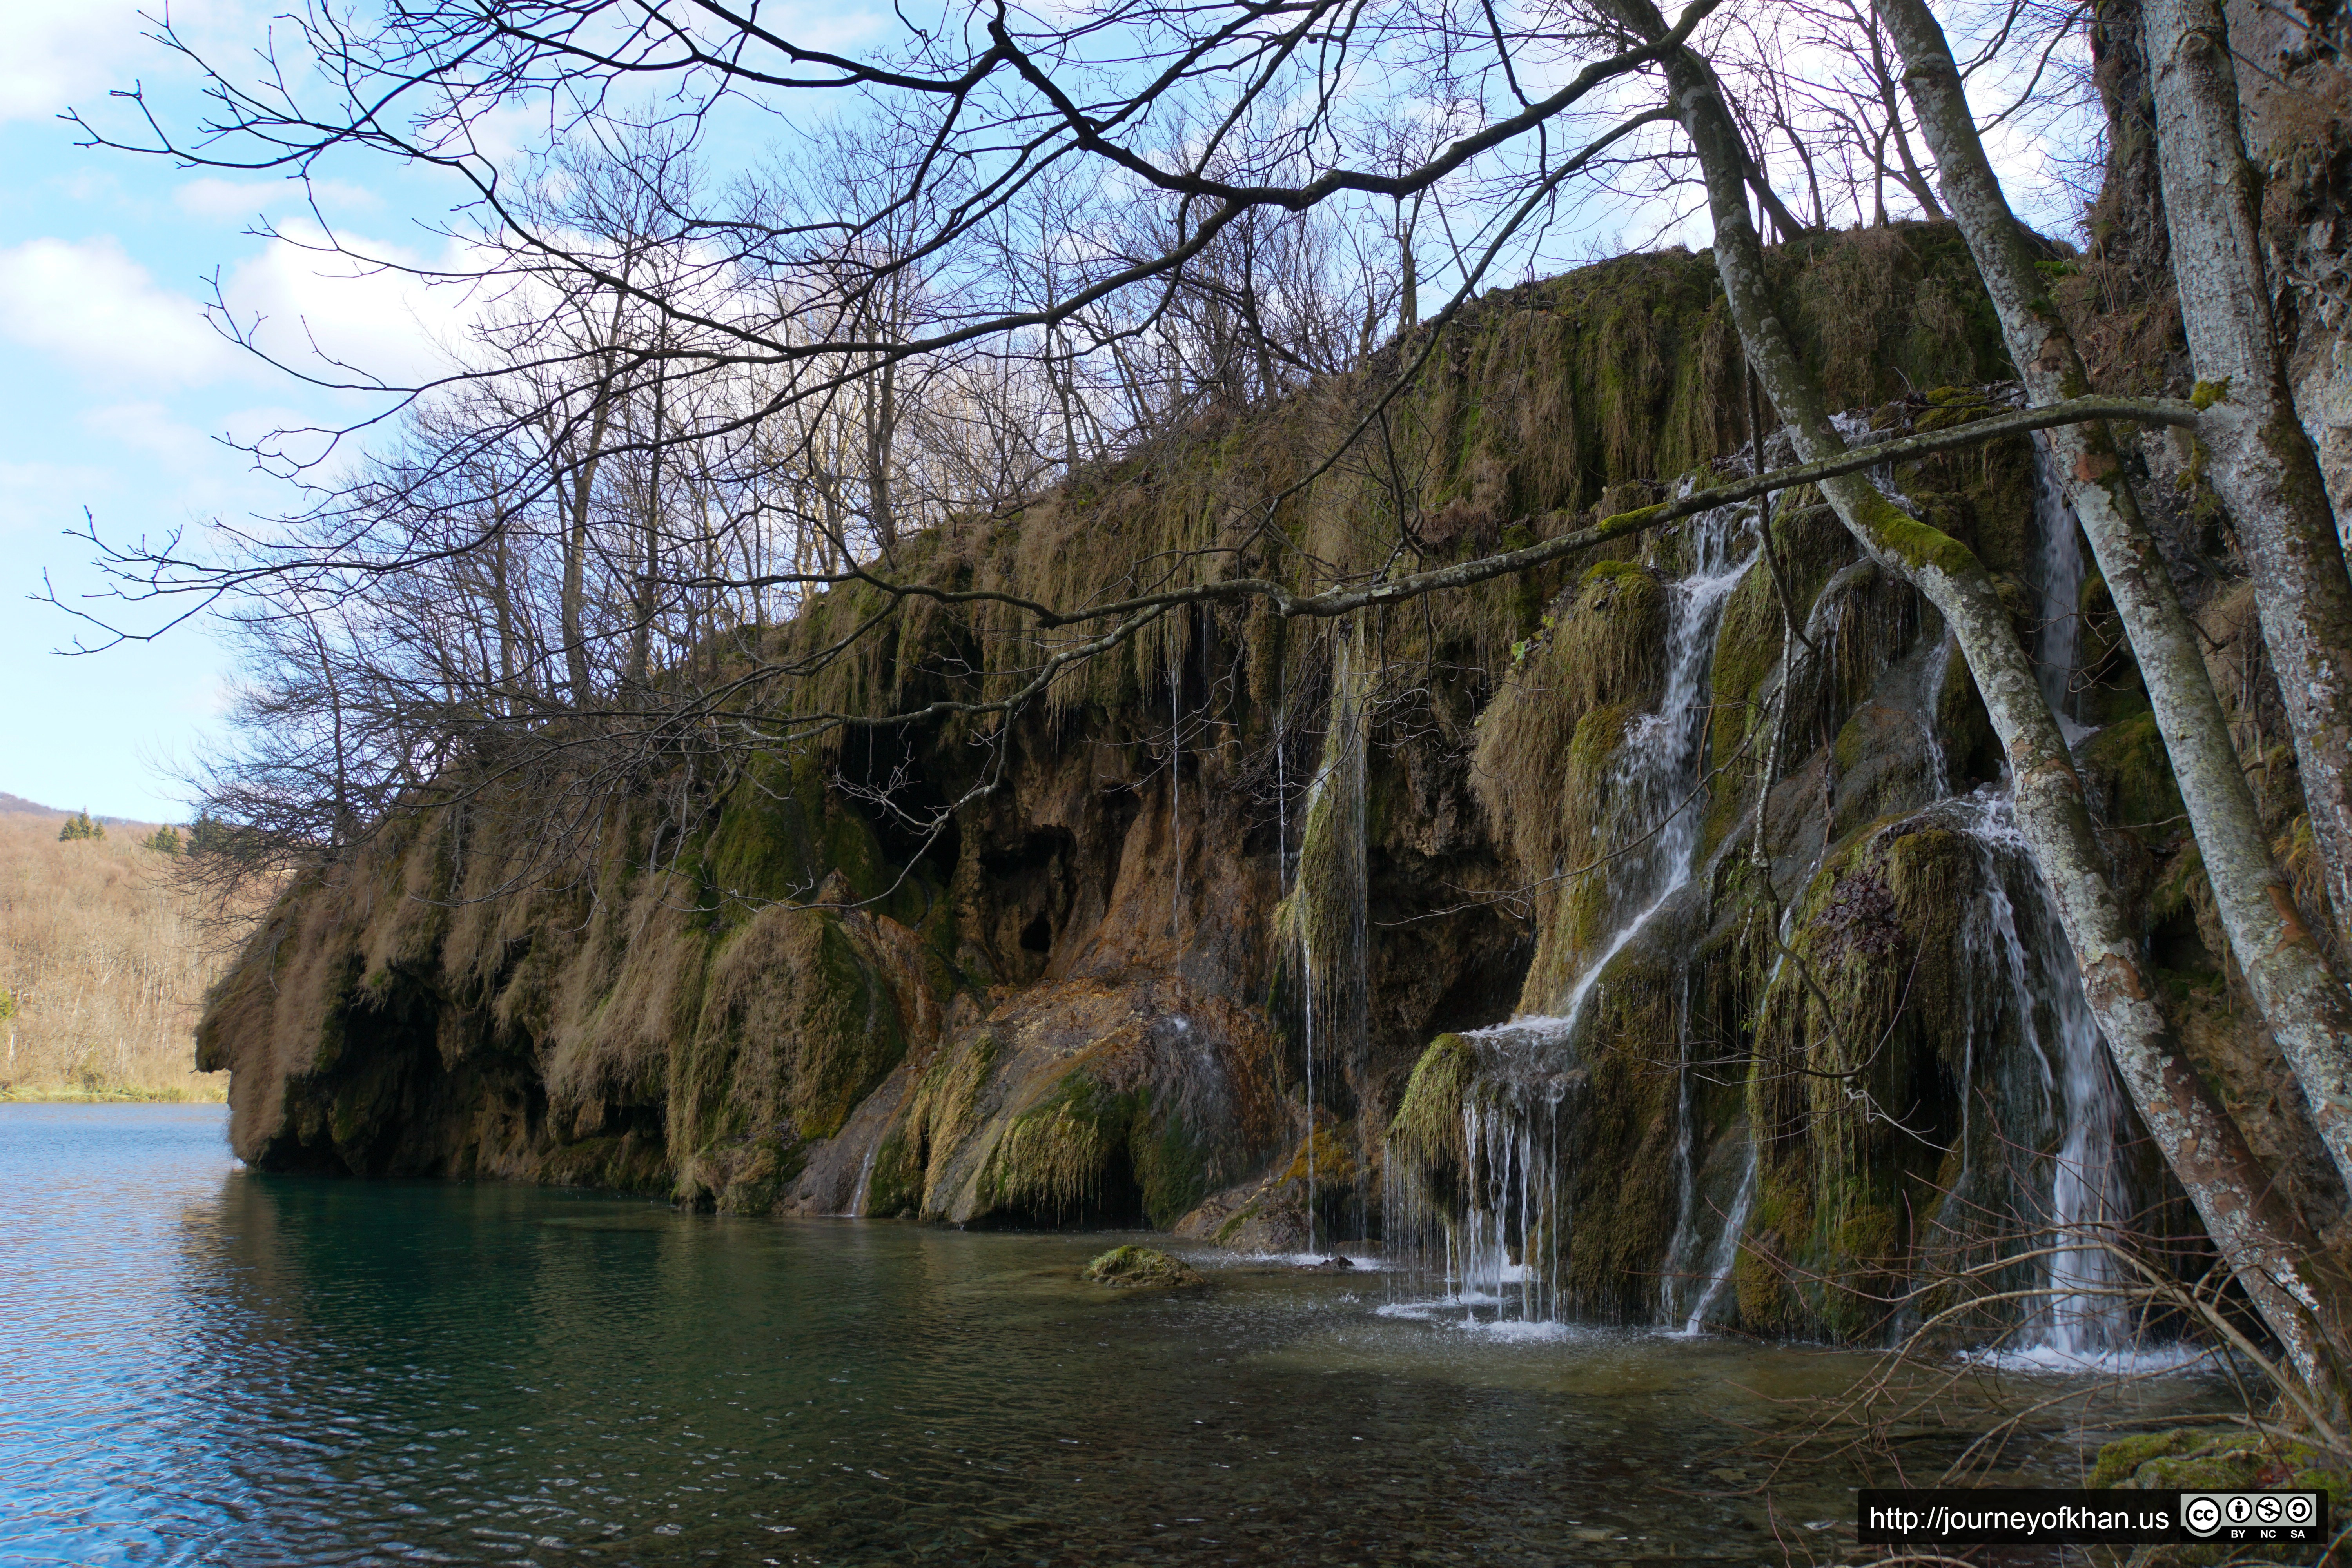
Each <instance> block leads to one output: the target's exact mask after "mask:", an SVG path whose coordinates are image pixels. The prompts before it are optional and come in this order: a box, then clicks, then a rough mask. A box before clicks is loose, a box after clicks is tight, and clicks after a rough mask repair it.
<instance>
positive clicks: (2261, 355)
mask: <svg viewBox="0 0 2352 1568" xmlns="http://www.w3.org/2000/svg"><path fill="white" fill-rule="evenodd" d="M2141 26H2142V28H2143V31H2144V36H2145V38H2146V47H2147V65H2148V75H2149V78H2150V81H2151V85H2152V87H2153V89H2154V92H2155V97H2156V122H2157V166H2158V171H2159V173H2160V174H2161V176H2162V180H2163V185H2164V214H2165V221H2166V226H2167V228H2168V230H2169V232H2170V235H2171V238H2172V273H2173V282H2174V286H2175V288H2176V289H2178V290H2179V296H2180V310H2181V317H2182V321H2183V324H2184V326H2185V327H2186V328H2187V330H2188V334H2189V357H2190V360H2191V361H2192V362H2193V363H2194V364H2195V366H2196V370H2197V376H2198V383H2199V387H2198V390H2199V396H2198V399H2197V400H2198V401H2199V402H2200V403H2204V402H2207V401H2208V400H2210V408H2209V410H2208V413H2207V417H2206V420H2205V423H2204V424H2203V425H2202V426H2200V427H2199V431H2198V435H2199V438H2200V440H2201V441H2202V442H2203V443H2204V445H2205V448H2206V451H2207V452H2208V454H2209V455H2210V459H2211V461H2210V463H2209V465H2208V467H2207V469H2206V471H2207V473H2208V475H2209V476H2210V479H2212V482H2213V488H2214V489H2215V490H2216V491H2217V492H2218V493H2219V494H2220V495H2221V501H2222V504H2223V505H2224V506H2226V507H2227V508H2228V509H2229V511H2230V516H2231V521H2233V522H2234V523H2235V524H2236V525H2237V530H2238V540H2239V542H2240V544H2241V545H2242V546H2243V548H2244V550H2245V552H2246V556H2247V563H2248V564H2249V565H2250V566H2252V569H2253V582H2254V595H2255V605H2256V607H2257V608H2258V610H2259V611H2260V613H2261V618H2262V626H2263V641H2264V642H2266V643H2267V644H2269V645H2270V652H2271V659H2272V662H2273V665H2274V666H2275V667H2276V668H2277V670H2278V677H2279V690H2280V693H2281V695H2282V696H2283V697H2284V700H2285V706H2286V715H2287V724H2288V727H2289V729H2290V730H2292V731H2293V732H2294V752H2295V761H2296V763H2297V764H2298V771H2299V772H2300V773H2301V775H2302V779H2303V798H2304V805H2305V809H2306V810H2308V811H2309V812H2310V814H2311V831H2312V837H2313V838H2314V840H2315V842H2316V843H2317V845H2318V847H2319V853H2320V858H2321V860H2322V861H2323V863H2324V865H2325V868H2326V885H2327V897H2328V901H2329V903H2330V904H2331V905H2332V906H2333V909H2332V911H2331V912H2332V913H2333V915H2334V918H2335V922H2336V931H2337V933H2338V934H2339V935H2340V936H2342V937H2344V938H2345V939H2346V940H2347V942H2352V578H2347V576H2346V574H2345V566H2344V546H2343V541H2342V539H2341V537H2340V536H2339V535H2338V534H2337V532H2336V517H2335V513H2334V511H2333V510H2331V509H2330V507H2329V505H2328V501H2327V489H2326V484H2325V482H2324V481H2323V480H2322V479H2321V477H2320V472H2319V461H2318V458H2317V457H2316V455H2315V453H2314V452H2313V451H2312V449H2311V437H2310V436H2309V435H2308V434H2307V433H2306V432H2305V429H2304V427H2303V423H2302V421H2301V420H2299V419H2298V418H2296V417H2295V411H2294V398H2293V397H2292V395H2290V394H2289V392H2288V390H2287V382H2286V369H2285V365H2284V362H2283V360H2282V358H2281V356H2280V353H2279V346H2278V331H2277V323H2276V322H2275V321H2273V318H2272V314H2271V292H2270V279H2269V276H2268V272H2267V269H2266V268H2265V267H2264V266H2263V252H2262V231H2261V228H2260V226H2259V225H2258V222H2257V215H2258V211H2259V208H2260V205H2261V195H2260V191H2259V188H2258V180H2259V176H2258V175H2257V174H2256V173H2255V171H2254V168H2253V165H2252V163H2249V162H2248V161H2247V159H2246V152H2245V145H2244V143H2243V142H2242V140H2241V138H2240V133H2239V129H2238V86H2237V78H2236V74H2235V72H2234V71H2233V70H2232V68H2231V61H2230V49H2229V41H2228V38H2227V37H2226V36H2225V34H2224V32H2223V29H2222V21H2221V13H2220V11H2219V10H2218V9H2217V8H2216V7H2215V6H2214V5H2213V4H2212V0H2146V3H2145V5H2143V6H2142V9H2141Z"/></svg>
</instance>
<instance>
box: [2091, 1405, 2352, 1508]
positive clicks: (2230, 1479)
mask: <svg viewBox="0 0 2352 1568" xmlns="http://www.w3.org/2000/svg"><path fill="white" fill-rule="evenodd" d="M2089 1484H2090V1485H2092V1486H2094V1487H2115V1488H2122V1489H2137V1490H2140V1491H2176V1490H2177V1491H2246V1490H2263V1489H2282V1488H2284V1489H2297V1490H2318V1491H2324V1492H2326V1494H2327V1497H2328V1502H2329V1506H2330V1507H2331V1508H2333V1509H2334V1510H2336V1511H2337V1512H2338V1513H2340V1512H2341V1511H2342V1510H2343V1508H2344V1505H2345V1501H2346V1499H2347V1497H2352V1474H2347V1472H2346V1471H2344V1470H2342V1469H2339V1468H2334V1467H2332V1466H2330V1465H2329V1464H2328V1463H2327V1460H2326V1455H2325V1454H2323V1453H2322V1452H2321V1451H2320V1450H2319V1449H2317V1448H2315V1447H2312V1446H2311V1445H2310V1444H2308V1443H2299V1442H2296V1441H2295V1440H2294V1439H2293V1438H2291V1437H2280V1436H2266V1435H2264V1434H2263V1433H2259V1432H2222V1433H2218V1434H2217V1433H2215V1432H2214V1431H2213V1430H2212V1429H2211V1428H2210V1427H2196V1426H2191V1427H2186V1428H2182V1429H2179V1430H2176V1431H2170V1432H2143V1433H2138V1434H2137V1435H2135V1436H2129V1437H2118V1438H2116V1440H2115V1441H2114V1442H2112V1443H2109V1444H2107V1445H2106V1446H2105V1447H2103V1448H2101V1449H2100V1450H2099V1460H2098V1463H2097V1465H2096V1466H2095V1467H2094V1468H2093V1469H2092V1471H2091V1477H2090V1483H2089Z"/></svg>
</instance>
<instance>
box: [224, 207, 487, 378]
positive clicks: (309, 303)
mask: <svg viewBox="0 0 2352 1568" xmlns="http://www.w3.org/2000/svg"><path fill="white" fill-rule="evenodd" d="M284 233H285V237H282V238H279V239H276V240H273V241H271V242H270V243H269V244H268V246H267V247H265V248H264V249H263V250H262V252H261V254H260V255H258V256H256V257H254V258H251V259H250V260H248V261H247V262H245V263H243V264H242V265H240V266H239V267H238V268H236V271H235V272H234V273H232V274H231V275H230V277H229V280H228V283H227V287H226V295H227V298H228V304H229V309H230V310H233V311H234V312H235V313H236V320H237V322H238V324H239V327H240V329H241V330H250V331H253V334H254V337H255V339H256V341H257V342H259V343H260V344H261V345H262V347H263V348H264V349H265V350H266V351H267V352H268V353H269V354H270V355H271V356H272V357H273V358H276V359H277V360H278V361H279V363H284V364H287V365H289V366H292V367H295V368H298V369H300V370H302V371H304V372H305V373H307V374H312V375H316V376H318V377H319V378H320V379H321V380H324V381H328V382H331V383H337V384H354V383H358V384H364V382H365V381H366V380H367V378H370V377H374V378H377V379H380V380H382V381H383V382H385V383H387V384H394V385H400V384H410V383H414V382H417V381H423V380H426V379H429V378H430V377H432V376H434V375H436V374H440V373H441V372H442V371H443V370H444V369H445V368H446V364H447V356H446V353H444V352H443V350H442V345H443V344H444V343H446V342H451V341H453V338H454V334H455V333H456V332H457V330H458V328H459V327H460V325H461V323H462V321H463V317H464V315H465V312H466V309H467V298H468V290H467V289H465V288H464V287H463V286H461V285H457V284H448V285H439V286H435V285H428V284H427V283H425V281H424V280H423V279H420V278H418V277H416V276H415V273H414V271H412V270H407V269H425V268H428V267H429V266H431V265H434V264H433V263H432V262H430V261H429V260H428V258H423V257H420V256H418V255H416V254H415V253H414V252H411V251H409V250H407V249H406V248H404V247H399V246H394V245H390V244H386V243H383V242H381V241H376V240H371V239H368V238H366V237H362V236H358V235H353V234H348V233H347V234H343V235H341V236H338V239H339V240H340V241H341V246H342V247H343V249H342V250H341V251H337V250H331V249H328V248H326V247H324V245H323V237H321V236H320V234H319V233H318V232H317V231H316V230H315V228H313V227H311V226H310V225H308V224H307V223H305V224H301V225H299V226H298V225H295V224H292V223H289V224H288V225H287V226H286V228H285V231H284ZM361 257H364V258H375V259H376V260H378V261H381V262H383V263H389V264H390V265H373V264H371V262H369V261H363V260H360V259H355V258H361ZM447 264H448V258H444V262H443V265H447ZM457 265H460V266H462V265H463V264H462V263H457ZM256 321H258V323H259V325H258V326H257V327H256V326H255V325H254V323H255V322H256Z"/></svg>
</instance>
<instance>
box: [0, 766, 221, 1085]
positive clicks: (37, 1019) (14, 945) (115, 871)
mask: <svg viewBox="0 0 2352 1568" xmlns="http://www.w3.org/2000/svg"><path fill="white" fill-rule="evenodd" d="M59 820H60V819H59V818H58V817H57V816H52V815H49V814H47V813H33V812H22V811H16V812H5V813H0V1032H5V1036H6V1038H7V1046H6V1052H5V1058H0V1098H8V1099H56V1098H84V1097H86V1098H89V1099H129V1100H218V1099H220V1098H221V1097H222V1095H223V1094H224V1093H225V1092H226V1074H223V1073H200V1072H197V1071H196V1070H195V1067H194V1063H195V1023H196V1016H197V1013H198V1011H199V1010H200V1008H201V1006H202V1005H203V1002H204V994H205V987H206V986H207V985H209V984H212V982H213V981H214V980H215V978H217V977H218V975H219V973H220V972H221V969H222V966H223V963H224V961H225V960H226V955H227V953H226V949H227V941H226V934H227V933H225V932H223V931H221V930H220V929H219V928H217V927H215V925H213V924H212V923H211V922H209V921H207V920H206V919H205V918H204V916H203V915H202V913H201V912H200V907H199V906H198V905H197V904H196V903H195V902H194V901H193V900H191V898H190V897H189V895H188V894H187V893H186V891H185V890H184V888H183V886H182V884H181V882H180V879H179V878H178V876H177V875H176V872H177V871H178V870H179V864H178V862H177V860H176V859H175V858H173V857H171V856H168V855H163V854H159V853H157V852H156V851H155V850H153V849H151V848H149V847H146V845H145V844H144V842H143V839H144V838H145V837H146V834H145V833H144V832H142V830H141V829H140V828H138V827H136V826H132V825H131V824H127V823H118V824H116V825H114V826H112V827H110V828H109V829H108V831H107V836H106V837H104V838H100V839H87V838H84V839H75V840H71V841H61V840H60V839H59V838H58V822H59Z"/></svg>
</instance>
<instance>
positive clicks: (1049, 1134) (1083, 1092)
mask: <svg viewBox="0 0 2352 1568" xmlns="http://www.w3.org/2000/svg"><path fill="white" fill-rule="evenodd" d="M1118 1153H1124V1154H1125V1155H1126V1156H1127V1158H1128V1161H1129V1166H1130V1168H1131V1169H1132V1170H1133V1172H1134V1173H1135V1180H1136V1184H1137V1185H1139V1187H1141V1188H1142V1191H1143V1207H1144V1213H1145V1215H1146V1217H1148V1218H1149V1219H1150V1221H1151V1223H1152V1224H1154V1225H1156V1226H1162V1227H1165V1226H1171V1225H1173V1224H1174V1223H1175V1222H1176V1221H1177V1220H1179V1219H1181V1217H1183V1215H1185V1214H1187V1213H1189V1212H1190V1211H1191V1210H1192V1208H1193V1207H1194V1206H1195V1205H1198V1204H1199V1203H1200V1201H1201V1199H1202V1198H1203V1197H1205V1196H1207V1195H1208V1188H1209V1182H1208V1175H1207V1167H1208V1152H1207V1151H1206V1150H1205V1149H1203V1148H1202V1147H1201V1146H1200V1144H1199V1142H1197V1141H1196V1140H1195V1139H1194V1137H1193V1136H1192V1131H1191V1129H1190V1127H1189V1126H1188V1125H1187V1123H1186V1122H1185V1121H1184V1119H1183V1118H1181V1116H1178V1115H1175V1114H1171V1113H1165V1112H1156V1111H1155V1108H1154V1106H1153V1103H1152V1100H1151V1097H1150V1095H1149V1094H1148V1093H1145V1092H1141V1091H1134V1090H1119V1091H1114V1090H1111V1089H1107V1088H1105V1087H1104V1086H1103V1085H1101V1084H1100V1083H1098V1082H1097V1081H1096V1080H1095V1079H1094V1078H1093V1077H1092V1076H1090V1075H1089V1074H1087V1072H1085V1071H1083V1070H1081V1071H1076V1072H1072V1073H1070V1074H1069V1075H1068V1076H1066V1077H1065V1078H1064V1079H1062V1081H1061V1083H1060V1084H1059V1085H1058V1086H1057V1087H1056V1088H1055V1090H1054V1092H1053V1093H1052V1094H1050V1095H1048V1096H1047V1097H1046V1098H1045V1100H1042V1101H1040V1102H1039V1103H1038V1104H1036V1105H1034V1106H1033V1107H1031V1108H1030V1109H1029V1110H1025V1111H1024V1112H1023V1113H1022V1114H1021V1115H1020V1116H1019V1117H1018V1118H1017V1119H1015V1120H1014V1121H1013V1124H1012V1126H1010V1127H1008V1128H1007V1129H1005V1131H1004V1135H1003V1137H1002V1138H1000V1139H999V1140H998V1141H997V1144H996V1147H995V1148H994V1149H993V1150H992V1151H991V1152H990V1154H989V1158H988V1164H987V1166H986V1168H985V1169H984V1170H983V1171H982V1173H981V1180H980V1193H981V1197H982V1206H983V1208H984V1209H993V1210H1010V1211H1015V1212H1019V1213H1024V1214H1028V1215H1034V1216H1036V1217H1039V1218H1044V1219H1066V1218H1068V1217H1070V1216H1072V1215H1076V1214H1078V1213H1080V1212H1082V1211H1083V1210H1084V1209H1085V1208H1086V1207H1087V1205H1089V1204H1091V1203H1093V1202H1095V1201H1096V1200H1097V1199H1098V1198H1099V1197H1100V1196H1101V1192H1102V1180H1103V1176H1104V1173H1106V1171H1107V1170H1108V1167H1109V1165H1110V1163H1111V1159H1112V1157H1113V1156H1114V1155H1115V1154H1118Z"/></svg>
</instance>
